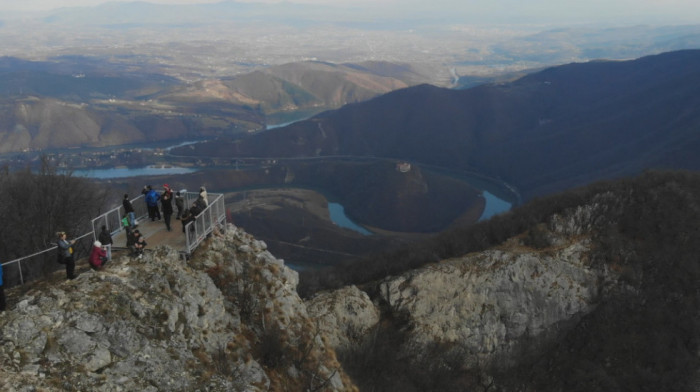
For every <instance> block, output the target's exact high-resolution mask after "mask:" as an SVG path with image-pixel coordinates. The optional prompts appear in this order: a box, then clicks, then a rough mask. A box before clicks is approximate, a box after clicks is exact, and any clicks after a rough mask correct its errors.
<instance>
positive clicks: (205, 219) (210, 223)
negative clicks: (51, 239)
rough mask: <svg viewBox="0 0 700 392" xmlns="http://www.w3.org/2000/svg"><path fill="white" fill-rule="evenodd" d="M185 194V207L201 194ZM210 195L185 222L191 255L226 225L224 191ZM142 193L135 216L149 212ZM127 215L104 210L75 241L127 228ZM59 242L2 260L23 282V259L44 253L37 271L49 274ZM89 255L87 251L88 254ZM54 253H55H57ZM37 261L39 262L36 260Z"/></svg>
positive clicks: (56, 266) (135, 204)
mask: <svg viewBox="0 0 700 392" xmlns="http://www.w3.org/2000/svg"><path fill="white" fill-rule="evenodd" d="M183 193H184V195H183V197H184V198H185V208H188V206H191V204H192V202H194V200H196V198H197V197H198V196H199V194H198V193H196V192H183ZM209 196H210V197H214V201H212V202H210V203H209V205H208V206H207V208H205V209H204V210H203V211H202V212H201V213H200V214H199V215H197V216H196V217H195V220H194V221H193V222H190V223H188V224H187V225H186V226H185V233H187V234H186V249H185V250H184V252H183V253H184V254H185V255H189V254H191V253H192V251H194V249H196V248H197V246H198V245H199V244H200V243H201V242H202V241H203V240H204V239H205V238H206V237H207V236H208V235H209V234H210V233H211V232H212V231H214V227H215V226H216V225H219V226H221V227H224V223H225V221H226V205H225V203H224V195H223V194H216V193H210V194H209ZM143 198H144V196H143V195H139V196H138V197H136V198H134V199H132V200H131V203H132V205H133V207H134V215H135V216H136V220H137V221H138V220H142V219H144V218H145V217H147V216H148V211H147V209H146V206H145V203H143V202H139V200H141V199H143ZM124 216H125V213H124V207H123V206H121V205H120V206H119V207H115V208H113V209H111V210H109V211H107V212H105V213H104V214H102V215H100V216H98V217H97V218H94V219H93V220H92V228H93V231H91V232H89V233H85V234H83V235H81V236H79V237H77V238H74V239H75V241H76V242H79V241H81V240H83V239H85V238H86V237H88V236H92V237H93V238H92V241H94V240H96V239H97V236H98V233H99V232H100V231H101V227H102V226H103V225H104V226H106V227H107V229H108V231H109V233H111V234H112V235H114V234H117V233H119V232H120V231H122V230H124V228H123V227H122V225H121V220H122V218H123V217H124ZM57 248H58V246H53V247H51V248H48V249H44V250H42V251H39V252H36V253H33V254H31V255H27V256H23V257H20V258H17V259H14V260H11V261H8V262H5V263H2V264H0V265H1V266H2V267H3V268H5V267H6V266H8V267H9V266H12V265H14V264H17V269H18V275H19V283H20V284H21V285H23V284H24V283H25V281H28V280H29V279H25V276H24V275H25V274H24V273H23V271H22V263H23V262H25V263H26V260H29V259H35V258H39V257H42V260H41V264H40V265H41V267H37V268H36V271H38V270H39V269H41V270H44V271H43V273H44V274H47V273H50V272H53V271H56V270H58V269H59V268H60V267H59V264H57V263H50V262H47V261H48V260H47V254H48V253H49V252H52V251H55V250H57ZM83 248H84V249H85V250H86V251H89V249H90V247H85V246H83ZM85 256H87V255H85ZM54 257H55V256H54ZM37 264H38V262H37ZM7 276H8V275H7V273H4V274H3V277H4V280H5V281H6V283H5V285H6V286H7V282H11V280H12V277H10V278H7Z"/></svg>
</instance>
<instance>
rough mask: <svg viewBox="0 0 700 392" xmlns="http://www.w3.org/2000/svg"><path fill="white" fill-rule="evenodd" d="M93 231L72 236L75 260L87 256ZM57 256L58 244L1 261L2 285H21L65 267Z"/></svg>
mask: <svg viewBox="0 0 700 392" xmlns="http://www.w3.org/2000/svg"><path fill="white" fill-rule="evenodd" d="M92 236H93V233H92V232H90V233H85V234H83V235H81V236H80V237H77V238H74V239H75V244H74V245H73V258H75V260H78V259H81V258H83V257H87V256H88V255H89V254H90V249H91V248H92V242H93V238H92ZM57 257H58V246H54V247H52V248H49V249H44V250H42V251H40V252H36V253H34V254H31V255H28V256H23V257H20V258H18V259H15V260H12V261H8V262H6V263H2V268H3V283H4V286H5V287H7V288H9V287H14V286H17V285H23V284H24V283H25V282H28V281H31V280H35V279H38V278H43V277H45V276H46V275H48V274H51V273H53V272H56V271H58V270H61V269H63V268H65V267H64V266H63V265H61V264H58V263H57V262H56V260H57Z"/></svg>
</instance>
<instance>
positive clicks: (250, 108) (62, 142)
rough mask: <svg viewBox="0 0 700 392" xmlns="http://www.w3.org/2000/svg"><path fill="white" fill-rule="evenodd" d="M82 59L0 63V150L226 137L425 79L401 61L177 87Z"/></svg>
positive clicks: (138, 70) (291, 68) (168, 80)
mask: <svg viewBox="0 0 700 392" xmlns="http://www.w3.org/2000/svg"><path fill="white" fill-rule="evenodd" d="M147 70H148V67H141V66H140V65H139V64H138V62H134V64H133V66H132V67H125V66H123V65H120V64H114V63H109V62H107V61H99V60H96V59H94V58H87V57H82V56H65V57H60V58H56V59H52V60H50V61H42V62H33V61H25V60H21V59H16V58H10V57H4V58H0V114H1V117H0V142H2V144H1V147H0V152H13V151H22V150H27V149H30V150H43V149H48V148H74V147H93V146H109V145H122V144H133V143H143V142H152V141H163V140H181V139H185V138H201V137H211V136H218V135H222V134H224V135H231V134H238V133H246V132H249V131H256V130H261V129H264V128H265V127H266V125H267V124H269V123H272V124H275V123H279V122H285V121H288V120H287V118H292V119H298V118H299V116H306V117H308V116H310V115H312V114H315V113H318V112H320V111H323V110H328V109H334V108H338V107H340V106H342V105H344V104H346V103H349V102H360V101H363V100H367V99H370V98H372V97H376V96H378V95H381V94H384V93H387V92H390V91H393V90H396V89H400V88H405V87H407V86H409V85H412V84H417V83H420V82H423V81H425V80H428V78H429V76H427V75H428V74H429V71H428V70H421V69H419V68H417V67H414V66H410V65H405V64H392V63H386V62H367V63H358V64H343V65H335V64H330V63H321V62H301V63H294V64H286V65H280V66H275V67H270V68H268V69H265V70H261V71H255V72H253V73H250V74H243V75H240V76H237V77H231V78H227V79H209V80H204V81H200V82H195V83H184V82H182V81H180V80H177V79H175V78H172V77H169V76H165V75H163V74H161V73H158V72H157V71H158V70H157V69H154V70H153V72H150V73H149V72H146V71H147Z"/></svg>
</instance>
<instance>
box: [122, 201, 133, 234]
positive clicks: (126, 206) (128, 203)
mask: <svg viewBox="0 0 700 392" xmlns="http://www.w3.org/2000/svg"><path fill="white" fill-rule="evenodd" d="M122 205H123V206H124V213H125V214H126V215H127V216H128V217H129V224H130V225H131V228H132V229H133V228H134V227H136V214H135V213H134V206H133V205H132V204H131V200H129V194H128V193H125V194H124V200H122Z"/></svg>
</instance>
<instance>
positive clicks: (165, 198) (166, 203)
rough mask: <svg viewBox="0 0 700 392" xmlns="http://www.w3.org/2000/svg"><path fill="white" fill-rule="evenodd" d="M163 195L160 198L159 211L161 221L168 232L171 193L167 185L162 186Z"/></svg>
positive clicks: (171, 204)
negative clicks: (161, 211)
mask: <svg viewBox="0 0 700 392" xmlns="http://www.w3.org/2000/svg"><path fill="white" fill-rule="evenodd" d="M163 189H164V190H163V195H162V196H161V198H160V205H161V209H162V210H163V221H164V222H165V227H166V228H167V229H168V231H172V229H171V228H170V217H171V216H172V215H173V191H171V190H170V187H169V186H168V184H165V185H163Z"/></svg>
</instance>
